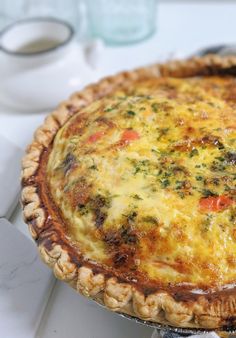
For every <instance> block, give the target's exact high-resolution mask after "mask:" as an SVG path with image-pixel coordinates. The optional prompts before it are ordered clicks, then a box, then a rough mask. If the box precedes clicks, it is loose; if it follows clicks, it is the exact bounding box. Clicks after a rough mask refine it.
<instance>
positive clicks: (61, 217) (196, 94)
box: [22, 55, 236, 329]
mask: <svg viewBox="0 0 236 338" xmlns="http://www.w3.org/2000/svg"><path fill="white" fill-rule="evenodd" d="M235 74H236V58H234V57H225V58H219V57H216V56H211V55H209V56H206V57H203V58H192V59H189V60H185V61H171V62H169V63H166V64H157V65H154V66H150V67H146V68H142V69H137V70H134V71H131V72H124V73H120V74H118V75H116V76H113V77H109V78H105V79H103V80H101V81H100V82H99V83H97V84H94V85H90V86H88V87H87V88H85V89H84V90H83V91H81V92H79V93H75V94H74V95H72V97H71V98H70V99H69V100H68V101H66V102H63V103H62V104H61V105H60V106H59V107H58V108H57V109H56V110H55V111H54V112H52V113H51V114H50V115H49V116H48V117H47V118H46V120H45V122H44V124H43V125H42V126H41V127H39V128H38V130H37V131H36V132H35V135H34V140H33V142H32V143H31V144H30V145H29V147H28V148H27V151H26V155H25V157H24V159H23V164H22V186H23V188H22V204H23V209H24V218H25V221H26V222H27V224H28V226H29V230H30V233H31V235H32V237H33V238H34V239H35V241H36V243H37V245H38V248H39V253H40V256H41V258H42V259H43V261H44V262H45V263H46V264H48V265H49V266H50V267H51V268H52V269H53V271H54V273H55V275H56V277H57V278H59V279H61V280H64V281H66V282H68V283H69V284H70V285H71V286H72V287H73V288H75V289H76V290H78V291H79V292H81V293H82V294H83V295H85V296H87V297H90V298H92V299H94V300H96V301H97V302H100V303H101V304H104V305H105V306H106V307H107V308H109V309H111V310H113V311H116V312H121V313H127V314H129V315H131V316H134V317H138V318H141V319H144V320H149V321H152V322H157V323H162V324H168V325H172V326H175V327H184V328H205V329H224V328H225V327H226V326H227V327H233V326H234V325H235V324H236V286H235V283H236V203H235V201H236V80H235V77H234V76H235Z"/></svg>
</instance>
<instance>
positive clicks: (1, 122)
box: [0, 0, 236, 338]
mask: <svg viewBox="0 0 236 338" xmlns="http://www.w3.org/2000/svg"><path fill="white" fill-rule="evenodd" d="M235 32H236V2H234V1H213V0H212V1H177V0H176V1H172V2H169V1H168V2H167V1H166V2H165V1H161V2H160V4H159V8H158V23H157V33H156V34H155V35H154V36H153V37H152V38H151V39H149V40H147V41H145V42H143V43H140V44H137V45H133V46H126V47H116V48H115V47H114V48H108V47H107V48H106V49H105V50H104V53H103V55H102V58H101V61H100V67H101V70H102V72H103V74H104V75H108V74H112V73H116V72H118V71H120V70H125V69H131V68H134V67H137V66H142V65H145V64H150V63H154V62H156V61H160V60H163V59H165V58H166V57H171V55H172V54H175V55H176V53H177V55H180V56H187V55H191V54H192V53H194V52H195V51H197V50H198V49H200V48H202V47H205V46H211V45H215V44H222V43H223V44H225V43H229V44H232V43H236V36H235ZM45 116H46V113H45V112H42V113H38V114H30V113H18V112H13V111H10V110H8V109H6V108H4V107H2V106H0V135H3V136H5V137H6V138H8V139H10V140H11V141H12V142H14V143H15V144H17V145H18V146H19V147H21V148H22V149H23V148H24V147H25V146H26V145H27V144H28V143H29V142H30V140H31V138H32V133H33V131H34V130H35V128H36V127H37V126H38V125H39V124H40V123H42V121H43V119H44V117H45ZM11 221H12V223H13V224H14V225H15V226H16V227H18V228H19V229H20V230H21V231H22V232H23V233H25V234H27V229H26V227H25V225H24V223H23V221H22V218H21V213H20V209H19V208H18V209H17V210H16V211H15V213H14V215H13V217H12V218H11ZM0 301H1V300H0ZM1 320H2V318H0V322H1ZM151 334H152V329H150V328H147V327H144V326H141V325H138V324H136V323H134V322H130V321H128V320H126V319H123V318H121V317H119V316H117V315H115V314H113V313H110V312H108V311H106V310H105V309H102V308H100V307H98V305H96V304H94V303H93V302H91V301H89V300H87V299H85V298H83V297H81V296H80V295H76V294H75V292H74V291H73V290H72V289H70V288H69V287H68V286H67V285H65V284H64V283H61V282H59V281H58V282H57V283H56V286H55V287H54V291H53V293H52V294H51V297H50V300H49V302H48V306H47V308H46V311H45V313H44V316H43V319H42V321H41V325H40V327H39V330H38V333H37V335H36V336H37V337H38V338H53V337H55V338H77V337H79V338H123V337H125V338H126V337H127V338H149V337H151ZM1 336H2V337H4V338H17V337H18V336H16V337H13V336H9V335H8V334H7V332H4V334H3V333H2V332H1ZM32 338H33V337H32Z"/></svg>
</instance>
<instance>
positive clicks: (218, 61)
mask: <svg viewBox="0 0 236 338" xmlns="http://www.w3.org/2000/svg"><path fill="white" fill-rule="evenodd" d="M214 74H217V75H218V74H219V75H221V74H222V75H224V74H231V75H234V74H236V58H235V57H226V58H220V57H217V56H212V55H209V56H206V57H203V58H192V59H190V60H187V61H171V62H169V63H166V64H161V65H154V66H150V67H146V68H140V69H137V70H134V71H132V72H124V73H121V74H118V75H116V76H114V77H108V78H105V79H103V80H101V81H100V82H99V83H98V84H95V85H90V86H88V87H86V88H85V89H84V90H83V91H81V92H79V93H75V94H73V95H72V96H71V98H70V99H69V100H68V101H66V102H64V103H62V104H61V105H60V106H59V107H58V109H57V110H55V111H54V112H52V113H51V114H50V115H49V116H48V117H47V118H46V119H45V122H44V124H43V125H42V126H41V127H39V128H38V129H37V130H36V132H35V135H34V140H33V142H32V143H31V145H30V146H29V147H28V148H27V150H26V155H25V157H24V159H23V161H22V184H23V189H22V204H23V208H24V211H23V213H24V219H25V221H26V222H27V223H28V226H29V231H30V233H31V235H32V237H33V238H34V239H35V240H36V241H37V243H38V247H39V252H40V256H41V258H42V259H43V261H44V262H45V263H46V264H47V265H49V266H50V267H51V268H53V270H54V273H55V275H56V277H57V278H59V279H62V280H64V281H66V282H68V283H69V284H70V285H71V286H73V287H74V288H75V289H76V290H78V291H80V292H81V293H82V294H84V295H85V296H88V297H91V298H94V299H95V300H97V301H99V302H102V303H103V304H105V305H106V306H107V307H108V308H109V309H111V310H113V311H118V312H123V313H128V314H130V315H132V316H136V317H139V318H141V319H145V320H150V321H153V322H158V323H164V324H169V325H172V326H178V327H185V328H186V327H195V328H205V329H216V328H223V327H224V326H234V325H235V324H236V290H235V288H234V287H233V288H231V289H228V290H221V291H215V292H213V291H212V292H210V293H199V294H197V293H191V291H188V290H185V292H183V293H182V294H181V293H179V292H178V288H177V289H176V293H174V292H173V290H174V288H173V290H172V292H168V290H158V291H156V290H155V291H153V292H151V291H150V290H149V291H148V294H145V292H144V291H143V290H140V289H139V288H138V286H136V285H135V282H132V283H128V282H124V281H120V280H118V279H117V278H116V277H114V276H111V275H109V274H105V273H103V272H101V271H100V270H99V269H97V270H96V269H94V268H93V266H88V265H86V264H85V263H83V260H82V259H80V255H79V253H78V257H75V256H74V255H71V253H70V250H69V249H68V243H67V241H66V239H65V238H63V234H61V233H60V231H59V230H58V229H59V228H58V227H57V226H53V227H52V224H53V225H54V223H55V221H54V220H53V219H51V218H50V216H49V215H48V213H47V206H44V205H42V201H41V199H40V196H41V195H40V192H39V190H38V189H39V187H38V186H37V182H35V179H34V177H35V176H36V175H37V171H38V168H39V163H40V158H41V156H42V154H43V152H44V151H45V149H47V148H48V147H49V145H50V144H51V142H52V140H53V138H54V136H55V134H56V133H57V131H58V129H59V128H60V127H61V126H62V125H63V124H65V122H66V121H67V120H68V119H69V118H70V116H71V115H73V114H75V113H76V112H78V111H79V110H81V108H83V107H85V106H87V105H88V104H89V103H91V102H92V101H93V100H95V99H97V98H101V97H103V96H105V95H107V94H109V93H110V92H112V91H113V90H114V89H116V88H118V87H119V86H120V85H121V84H122V85H123V86H129V85H130V83H132V81H134V80H139V79H140V80H141V79H145V78H149V77H159V76H173V77H187V76H198V75H199V76H201V75H214Z"/></svg>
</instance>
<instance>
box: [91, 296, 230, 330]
mask: <svg viewBox="0 0 236 338" xmlns="http://www.w3.org/2000/svg"><path fill="white" fill-rule="evenodd" d="M93 301H95V302H96V303H97V304H98V305H100V306H101V307H103V308H104V309H106V310H108V311H109V309H108V308H107V307H106V306H105V305H104V304H102V303H101V302H100V301H99V300H98V299H93ZM114 313H116V314H117V315H119V316H120V317H123V318H126V319H128V320H130V321H133V322H135V323H138V324H142V325H145V326H148V327H151V328H153V329H157V330H161V331H162V332H166V333H175V334H178V335H180V336H192V335H203V334H206V333H210V332H216V333H217V332H218V333H219V332H220V333H225V334H235V333H236V327H223V328H222V329H218V330H214V329H201V328H199V329H198V328H193V327H192V328H184V327H175V326H170V325H168V324H159V323H155V322H152V321H149V320H144V319H140V318H137V317H134V316H131V315H128V314H126V313H121V312H114Z"/></svg>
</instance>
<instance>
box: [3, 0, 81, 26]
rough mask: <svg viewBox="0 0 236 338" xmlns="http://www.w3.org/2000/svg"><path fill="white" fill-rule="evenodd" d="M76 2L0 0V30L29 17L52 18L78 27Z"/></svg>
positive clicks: (65, 0)
mask: <svg viewBox="0 0 236 338" xmlns="http://www.w3.org/2000/svg"><path fill="white" fill-rule="evenodd" d="M78 3H79V1H78V0H16V1H14V4H13V2H12V1H9V0H0V29H2V28H4V27H5V26H6V25H9V24H11V23H13V22H14V21H16V20H21V19H25V18H30V17H54V18H59V19H62V20H65V21H67V22H68V23H70V24H71V25H72V26H73V27H74V28H75V30H78V28H79V27H78V26H79V13H78Z"/></svg>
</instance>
